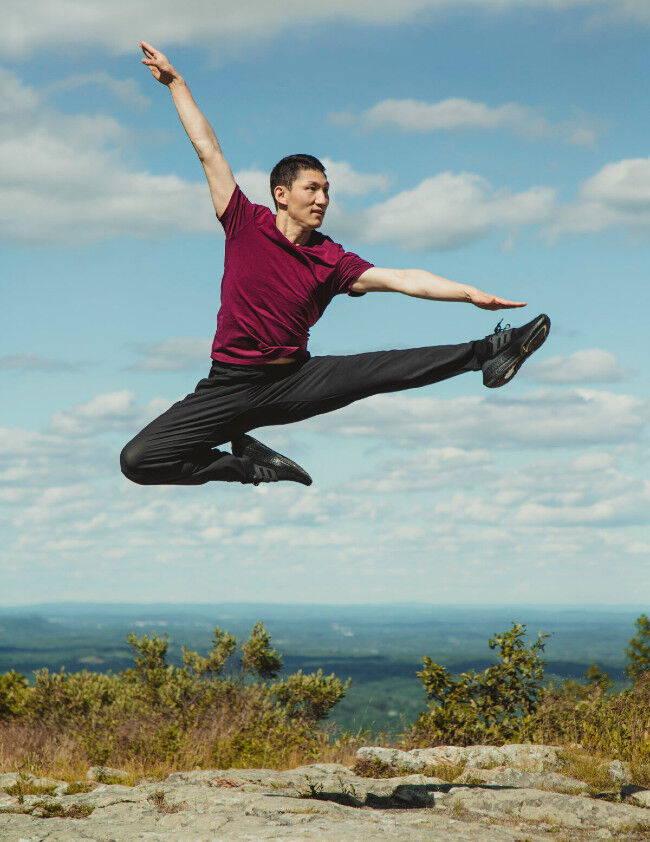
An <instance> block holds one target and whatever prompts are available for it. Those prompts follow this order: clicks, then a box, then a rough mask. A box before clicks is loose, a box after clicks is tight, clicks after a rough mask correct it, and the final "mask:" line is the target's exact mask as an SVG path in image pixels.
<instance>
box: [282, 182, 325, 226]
mask: <svg viewBox="0 0 650 842" xmlns="http://www.w3.org/2000/svg"><path fill="white" fill-rule="evenodd" d="M276 190H278V188H276ZM276 199H279V201H280V202H282V203H283V204H284V203H286V205H287V212H288V214H289V216H290V217H291V218H292V219H295V220H296V221H297V222H300V223H302V224H303V225H305V226H306V227H308V228H318V226H319V225H320V224H321V223H322V221H323V218H324V216H325V211H326V210H327V206H328V205H329V201H330V200H329V182H328V180H327V179H326V178H325V176H324V175H323V173H322V172H320V170H300V172H299V173H298V176H297V177H296V180H295V181H294V182H293V184H292V185H291V190H287V188H286V187H283V188H282V193H281V194H280V195H279V196H278V195H277V193H276Z"/></svg>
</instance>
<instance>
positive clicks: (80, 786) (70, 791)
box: [63, 781, 97, 795]
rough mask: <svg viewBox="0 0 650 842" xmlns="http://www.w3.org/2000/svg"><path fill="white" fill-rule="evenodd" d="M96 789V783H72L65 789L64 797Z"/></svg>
mask: <svg viewBox="0 0 650 842" xmlns="http://www.w3.org/2000/svg"><path fill="white" fill-rule="evenodd" d="M96 788H97V784H96V783H92V782H86V781H73V783H71V784H68V786H67V787H66V790H65V792H64V793H63V794H64V795H78V794H79V793H80V792H92V791H93V790H94V789H96Z"/></svg>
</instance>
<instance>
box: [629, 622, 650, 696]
mask: <svg viewBox="0 0 650 842" xmlns="http://www.w3.org/2000/svg"><path fill="white" fill-rule="evenodd" d="M634 625H635V626H636V629H637V632H636V634H635V635H634V637H631V638H630V645H629V646H628V647H627V649H626V650H625V654H626V656H627V661H628V663H627V666H626V668H625V672H626V673H627V674H628V676H629V678H631V679H632V680H633V681H637V679H639V678H640V677H641V676H642V675H643V674H644V673H645V672H647V671H648V670H650V620H649V619H648V617H647V616H646V615H645V614H641V616H640V617H638V618H637V619H636V621H635V623H634Z"/></svg>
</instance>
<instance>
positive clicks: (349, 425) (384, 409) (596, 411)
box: [302, 389, 650, 450]
mask: <svg viewBox="0 0 650 842" xmlns="http://www.w3.org/2000/svg"><path fill="white" fill-rule="evenodd" d="M502 391H504V390H502ZM649 417H650V404H649V403H648V401H644V400H641V399H639V398H637V397H635V396H633V395H619V394H614V393H613V392H606V391H598V390H594V389H567V390H562V391H560V390H550V389H540V390H538V391H535V392H533V393H530V394H526V395H521V396H520V395H518V394H517V393H514V394H512V396H510V397H509V396H508V395H507V394H502V395H496V394H495V395H489V396H487V397H460V398H447V399H438V398H432V397H428V396H419V397H407V396H406V395H402V394H395V395H375V396H374V397H371V398H368V399H367V400H364V401H360V402H358V403H355V404H352V405H351V406H349V407H346V408H345V409H342V410H339V411H338V412H336V413H334V414H333V415H331V416H328V418H327V421H323V420H322V419H319V418H314V419H311V420H309V421H305V422H302V423H303V425H304V428H305V429H311V430H315V431H318V432H321V433H323V434H325V435H341V436H344V437H364V438H369V437H370V438H377V439H386V440H389V441H393V442H400V443H408V442H427V443H430V442H444V443H445V446H450V447H467V445H468V443H470V442H471V445H472V447H475V448H478V447H489V448H495V449H499V450H501V449H506V450H510V449H514V450H517V449H522V448H537V447H567V446H571V447H575V446H586V445H593V444H600V443H609V444H619V443H621V444H625V443H629V442H632V441H638V440H639V438H640V436H641V434H642V431H643V430H644V428H645V427H646V425H647V422H648V419H649Z"/></svg>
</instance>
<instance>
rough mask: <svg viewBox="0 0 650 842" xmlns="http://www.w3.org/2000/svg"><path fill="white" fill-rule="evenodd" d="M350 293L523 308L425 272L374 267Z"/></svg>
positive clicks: (502, 308) (496, 307)
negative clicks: (398, 294)
mask: <svg viewBox="0 0 650 842" xmlns="http://www.w3.org/2000/svg"><path fill="white" fill-rule="evenodd" d="M350 290H351V291H352V292H403V293H404V295H412V296H414V297H415V298H428V299H429V300H430V301H464V302H466V303H468V304H474V305H475V306H476V307H480V308H481V309H482V310H504V309H507V308H510V307H525V306H526V302H525V301H509V300H508V299H507V298H500V297H499V296H498V295H492V293H489V292H482V291H481V290H480V289H477V288H476V287H472V286H469V285H468V284H459V283H456V281H448V280H447V279H446V278H441V277H440V276H439V275H434V274H432V273H431V272H426V271H425V270H424V269H383V268H381V267H379V266H373V267H372V268H371V269H366V271H365V272H364V273H363V274H362V275H360V276H359V277H358V278H357V280H356V281H355V282H354V283H353V284H352V285H351V287H350Z"/></svg>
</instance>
